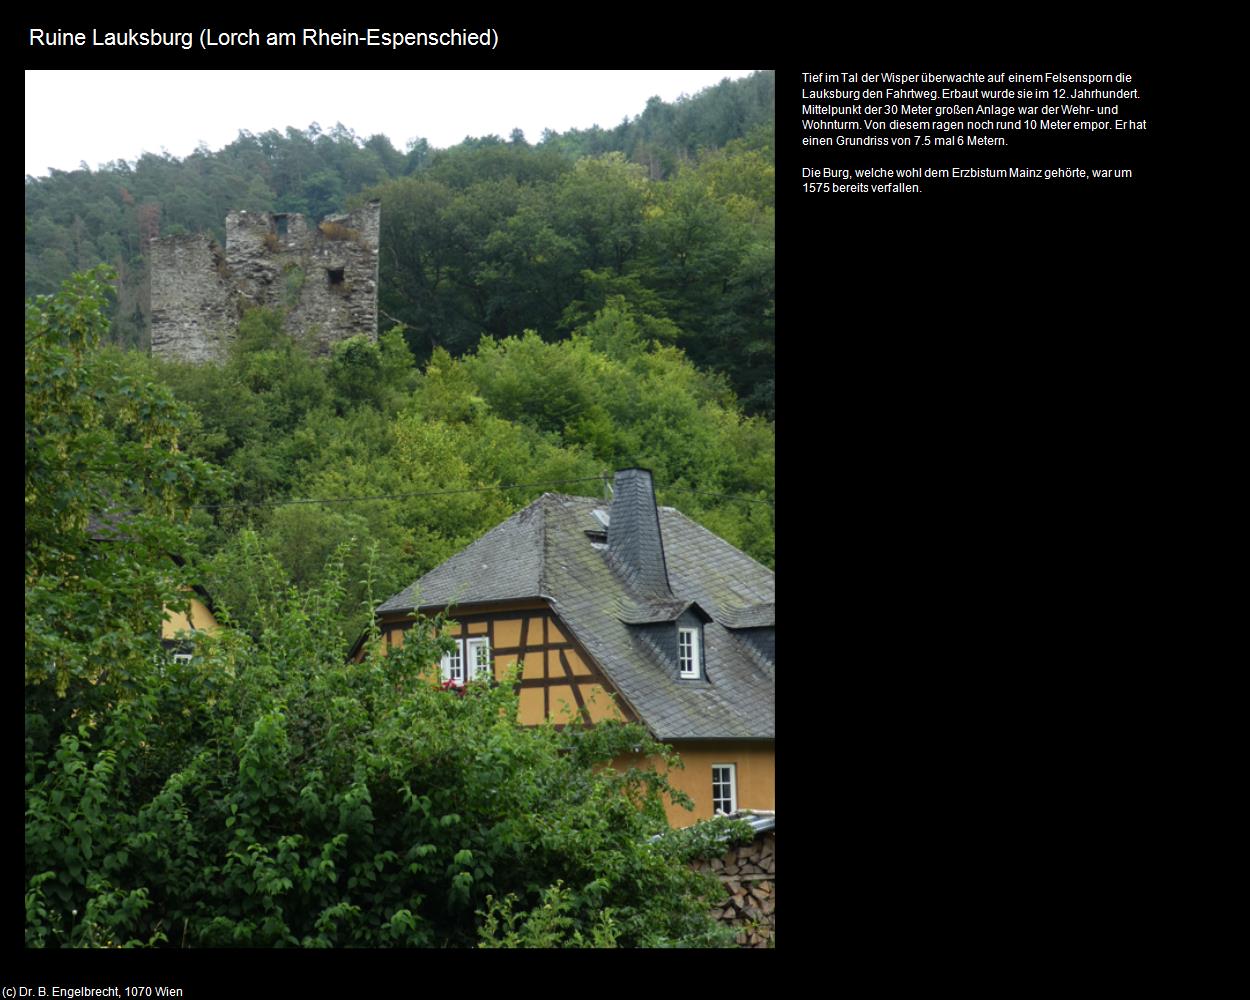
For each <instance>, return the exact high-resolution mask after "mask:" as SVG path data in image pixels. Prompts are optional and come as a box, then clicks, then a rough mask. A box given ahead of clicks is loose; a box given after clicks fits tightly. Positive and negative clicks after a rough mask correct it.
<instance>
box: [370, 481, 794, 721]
mask: <svg viewBox="0 0 1250 1000" xmlns="http://www.w3.org/2000/svg"><path fill="white" fill-rule="evenodd" d="M648 491H649V477H648ZM618 496H619V491H618ZM635 499H636V498H635ZM603 506H604V504H603V501H602V500H595V499H590V498H586V497H571V496H564V495H561V494H555V493H545V494H543V496H541V497H540V498H539V499H537V500H535V501H534V502H533V503H532V504H530V505H529V506H528V507H526V508H525V509H524V510H522V511H520V512H518V513H517V514H515V515H513V516H512V517H510V518H508V520H506V521H504V522H503V523H502V524H500V525H499V526H498V527H496V528H494V529H492V530H491V531H489V532H487V533H486V534H485V535H483V536H482V537H481V538H480V539H478V541H476V542H474V543H473V544H472V545H470V546H469V547H468V548H466V549H465V550H464V551H463V552H460V553H458V554H457V555H455V556H452V558H450V559H448V560H447V561H446V562H444V563H443V564H442V565H440V566H438V567H437V568H435V569H433V570H431V571H430V572H429V573H427V574H426V575H425V576H423V577H422V578H421V579H420V580H417V581H416V582H415V583H414V584H413V585H412V586H411V587H408V588H407V589H405V590H404V591H402V592H401V593H399V594H396V595H395V596H394V597H392V598H391V599H390V600H388V601H386V602H385V603H383V604H382V605H381V606H380V607H379V609H378V610H379V611H380V612H393V611H404V610H410V609H412V608H413V607H414V605H415V606H417V607H421V608H425V609H427V610H428V609H433V608H442V607H445V606H446V605H448V604H456V603H461V604H468V603H474V604H476V603H482V602H489V601H503V600H513V599H522V598H535V597H538V598H546V599H547V600H549V601H550V603H551V605H552V607H553V609H554V610H555V611H556V613H557V614H558V615H559V616H560V618H561V619H562V620H563V621H564V623H565V624H566V625H567V626H568V628H569V629H570V630H571V631H572V633H573V635H574V637H575V638H576V639H577V640H578V641H579V642H580V643H581V644H582V645H583V646H584V647H585V648H586V650H587V652H589V653H590V655H591V656H593V657H594V658H595V660H596V662H597V663H598V664H599V666H600V667H601V668H602V669H603V671H604V673H606V674H607V676H608V677H609V679H610V680H611V681H612V683H613V685H614V686H615V687H616V688H617V689H618V690H619V691H620V693H621V695H622V696H623V697H624V699H625V700H626V701H627V702H628V703H629V704H630V705H631V706H633V708H634V709H635V710H636V711H637V712H638V713H639V714H640V715H641V716H642V718H643V721H645V722H646V724H647V725H648V727H649V728H650V729H651V730H652V732H654V733H655V735H656V736H657V737H659V738H660V739H665V740H678V739H772V738H774V737H775V724H774V689H775V681H774V677H775V671H774V670H773V669H770V667H769V664H767V663H766V662H765V661H763V660H762V659H761V658H760V657H759V656H758V655H757V654H754V653H753V651H752V650H751V648H750V647H749V645H747V644H745V643H743V642H739V641H738V640H736V639H735V638H734V636H733V634H732V633H731V632H730V631H729V629H731V628H746V627H759V626H762V625H772V624H773V611H772V609H773V606H774V575H773V573H772V571H771V570H769V569H767V568H765V567H764V566H761V565H760V564H759V563H757V562H756V561H755V560H754V559H751V558H750V557H749V556H747V555H746V554H745V553H743V552H740V551H739V550H737V549H735V548H734V547H733V546H731V545H730V544H729V543H728V542H726V541H725V540H724V539H722V538H719V537H718V536H716V535H715V534H713V533H712V532H710V531H708V530H707V529H706V528H703V527H701V526H700V525H698V524H696V523H695V522H694V521H692V520H690V519H689V518H688V517H686V516H685V515H683V514H681V513H679V512H678V511H676V510H673V509H672V508H668V507H662V508H659V511H658V524H659V530H660V533H661V537H662V543H663V555H662V560H663V564H664V566H665V567H666V575H667V581H668V583H669V585H670V586H671V592H670V593H671V596H670V594H668V593H662V592H658V588H657V586H656V582H657V581H656V578H655V574H654V572H653V570H654V562H653V561H652V563H651V570H644V572H643V573H642V574H641V576H640V575H639V574H638V573H636V572H632V571H631V570H630V569H629V568H628V567H627V568H625V569H622V567H621V565H620V563H619V561H618V560H617V559H616V558H614V557H613V556H612V555H610V554H609V551H608V550H605V549H604V548H603V547H602V546H600V547H598V548H596V547H595V545H594V543H593V542H592V541H591V539H589V538H588V537H587V536H586V530H587V529H588V528H594V527H598V528H600V529H601V528H602V525H601V524H600V523H599V521H598V520H597V519H596V518H595V517H594V516H593V513H592V512H593V511H594V510H595V509H603ZM635 513H636V511H635ZM644 513H645V511H644ZM617 524H618V508H617V507H616V506H614V507H613V512H612V517H611V527H610V528H609V530H608V538H609V544H611V540H612V532H613V531H615V530H617ZM644 534H645V532H644ZM640 581H641V582H640ZM692 605H694V606H695V608H696V609H697V611H701V612H703V615H702V617H705V618H710V620H709V621H707V623H706V624H705V625H704V630H703V649H704V663H705V667H706V675H705V677H704V678H702V679H700V680H698V681H693V680H688V679H682V678H679V677H678V675H677V668H676V664H674V663H671V662H665V660H666V654H665V653H664V652H663V651H662V650H661V649H660V648H659V646H657V645H656V643H655V642H654V641H651V640H650V638H649V637H648V636H647V635H646V634H645V630H646V629H647V628H648V627H649V625H652V626H653V624H654V623H657V622H668V621H674V620H675V619H676V618H677V617H678V616H680V615H681V614H683V613H684V612H685V610H686V609H687V608H690V607H691V606H692ZM623 614H624V617H625V618H626V619H627V620H628V621H635V622H639V623H648V624H627V621H623V620H622V616H623ZM631 614H632V615H634V617H633V618H630V615H631Z"/></svg>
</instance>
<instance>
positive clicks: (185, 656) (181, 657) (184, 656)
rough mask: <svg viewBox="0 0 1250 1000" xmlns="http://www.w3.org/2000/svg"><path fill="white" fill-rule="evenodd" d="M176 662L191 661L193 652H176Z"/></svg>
mask: <svg viewBox="0 0 1250 1000" xmlns="http://www.w3.org/2000/svg"><path fill="white" fill-rule="evenodd" d="M174 662H175V663H190V662H191V654H190V653H175V654H174Z"/></svg>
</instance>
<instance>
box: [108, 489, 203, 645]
mask: <svg viewBox="0 0 1250 1000" xmlns="http://www.w3.org/2000/svg"><path fill="white" fill-rule="evenodd" d="M128 519H129V517H128V515H127V514H126V513H125V512H121V511H111V512H108V513H103V514H97V515H92V516H91V517H90V518H88V520H87V533H88V537H90V539H91V540H92V541H93V542H95V543H97V544H107V543H111V542H119V541H120V542H124V541H126V540H127V539H128V537H129V536H128V534H127V532H126V529H125V525H126V522H127V520H128ZM169 558H170V560H172V561H173V563H174V565H176V566H182V565H184V564H185V561H184V560H183V559H182V557H181V556H177V555H173V554H170V555H169ZM212 607H213V599H212V598H211V597H210V596H209V595H208V591H206V590H205V589H204V588H203V587H201V586H200V585H199V584H195V585H193V586H192V587H191V589H190V592H189V593H188V594H187V610H186V611H185V612H183V611H175V610H173V609H172V608H168V607H166V608H164V609H162V613H161V646H162V647H163V648H164V650H165V651H166V653H168V654H169V655H171V656H172V657H173V658H174V659H176V660H189V659H190V658H191V653H192V646H193V640H192V639H191V637H190V636H191V635H193V634H194V633H195V632H207V633H210V634H211V633H213V632H216V631H217V630H218V629H219V628H220V627H221V626H220V625H218V623H217V618H216V616H215V615H214V614H213V610H212Z"/></svg>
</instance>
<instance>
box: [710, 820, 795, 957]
mask: <svg viewBox="0 0 1250 1000" xmlns="http://www.w3.org/2000/svg"><path fill="white" fill-rule="evenodd" d="M776 855H777V831H776V830H775V829H773V830H768V831H767V832H765V833H763V834H760V835H758V836H756V838H755V839H754V840H753V841H752V842H751V843H749V844H742V845H740V846H738V847H735V848H733V849H731V850H730V851H728V852H727V853H726V854H725V855H724V856H723V857H719V858H713V859H712V860H711V861H696V862H695V863H694V864H693V865H691V867H692V868H695V869H696V870H700V871H707V872H710V873H711V874H713V875H715V876H717V877H718V878H719V879H720V880H721V884H722V885H724V887H725V890H726V891H727V892H728V893H729V899H728V901H727V902H726V903H725V904H724V906H720V907H717V908H716V909H715V910H714V911H713V913H712V915H713V916H715V917H716V918H717V919H718V920H722V921H724V922H725V923H727V924H729V925H730V926H731V927H734V928H736V929H737V931H738V939H737V940H738V944H739V945H740V946H742V947H745V948H767V947H770V946H771V945H772V944H773V942H774V940H775V937H776V933H777V914H776V906H777V903H776V886H777V876H776V862H777V856H776Z"/></svg>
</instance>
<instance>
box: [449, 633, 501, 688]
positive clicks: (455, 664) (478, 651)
mask: <svg viewBox="0 0 1250 1000" xmlns="http://www.w3.org/2000/svg"><path fill="white" fill-rule="evenodd" d="M442 667H443V680H445V681H453V682H455V683H456V684H463V683H464V682H465V681H466V680H470V681H473V680H478V679H481V678H485V679H488V680H489V679H491V678H493V677H494V676H495V671H494V669H493V668H492V666H491V661H490V640H489V639H488V638H486V636H484V635H481V636H475V637H474V638H472V639H457V640H456V650H455V652H453V653H447V654H446V655H444V656H443V661H442Z"/></svg>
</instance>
